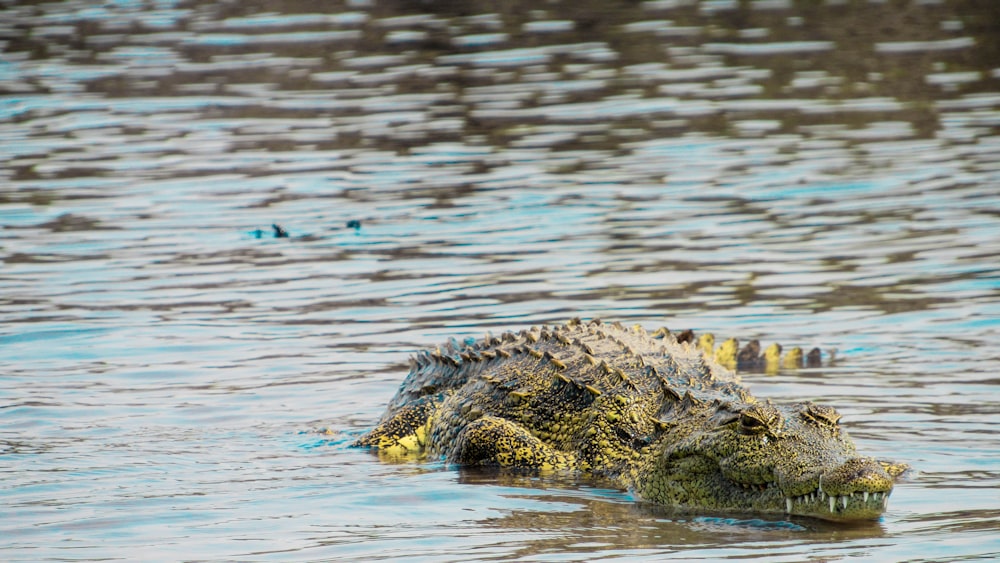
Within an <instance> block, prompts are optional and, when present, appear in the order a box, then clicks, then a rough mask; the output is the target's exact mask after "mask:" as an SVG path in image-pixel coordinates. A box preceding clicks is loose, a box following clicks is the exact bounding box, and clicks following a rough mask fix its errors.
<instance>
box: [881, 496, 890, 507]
mask: <svg viewBox="0 0 1000 563" xmlns="http://www.w3.org/2000/svg"><path fill="white" fill-rule="evenodd" d="M888 506H889V493H886V494H885V495H884V496H883V497H882V508H888Z"/></svg>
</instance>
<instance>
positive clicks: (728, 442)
mask: <svg viewBox="0 0 1000 563" xmlns="http://www.w3.org/2000/svg"><path fill="white" fill-rule="evenodd" d="M692 340H693V337H692V336H691V335H690V334H686V335H683V336H675V335H672V334H670V333H669V331H667V330H666V329H660V330H658V331H656V332H653V333H649V332H646V331H645V330H644V329H642V328H641V327H634V328H625V327H622V326H621V325H620V324H617V323H615V324H610V325H609V324H603V323H601V322H600V321H591V322H589V323H583V322H580V321H578V320H574V321H571V322H570V323H568V324H566V325H564V326H560V327H553V328H551V329H549V328H545V327H543V328H542V329H540V330H539V329H536V328H532V329H530V330H526V331H521V332H520V333H518V334H514V333H506V334H504V335H503V336H501V337H499V338H496V337H492V336H487V337H486V338H484V339H481V340H478V341H470V342H467V343H461V344H460V343H457V342H452V343H450V344H449V345H447V346H446V347H445V349H443V350H442V349H439V350H436V351H434V352H422V353H420V354H418V355H417V357H416V358H415V359H414V363H413V368H412V370H411V372H410V374H409V375H408V376H407V378H406V380H405V381H404V382H403V384H402V386H401V388H400V390H399V392H398V393H397V394H396V396H395V397H394V398H393V400H392V401H391V403H390V405H389V409H388V410H387V412H386V414H385V416H384V417H383V419H382V422H381V423H380V424H379V425H378V426H377V427H376V428H375V429H373V430H372V431H371V432H369V433H368V434H366V435H365V436H363V437H362V438H361V439H359V440H358V442H357V444H356V445H359V446H368V447H373V448H377V449H379V450H380V451H381V452H383V453H384V454H387V455H390V456H419V457H424V456H426V457H431V458H443V459H446V460H448V461H450V462H454V463H459V464H468V465H493V466H507V467H522V468H534V469H542V470H576V471H583V472H588V473H592V474H595V475H599V476H602V477H604V478H607V479H610V480H611V481H613V482H614V483H615V484H617V485H618V486H619V487H621V488H623V489H630V490H633V491H635V492H636V493H637V494H638V495H639V496H640V497H641V498H643V499H645V500H648V501H651V502H656V503H660V504H664V505H670V506H676V507H680V508H685V509H694V510H713V511H719V510H721V511H734V512H735V511H739V512H759V513H782V514H795V515H804V516H813V517H818V518H823V519H827V520H870V519H874V518H877V517H878V516H879V515H881V514H882V512H884V510H885V508H886V503H887V501H888V497H889V493H890V492H891V491H892V487H893V481H894V478H895V477H896V476H897V475H898V474H899V473H901V472H902V471H903V469H905V466H904V465H896V464H891V463H888V462H884V461H877V460H875V459H872V458H866V457H861V456H859V455H858V454H857V452H856V451H855V447H854V443H853V442H852V441H851V439H850V438H849V437H848V436H847V434H846V432H844V431H843V430H841V428H840V427H839V425H838V419H839V418H840V415H839V414H837V412H836V411H835V410H834V409H832V408H830V407H826V406H821V405H815V404H813V403H809V402H803V403H799V404H794V405H785V406H778V405H773V404H771V402H770V401H767V402H761V401H758V400H757V399H756V398H754V397H753V396H752V395H751V394H750V393H749V392H748V391H747V390H746V389H745V388H744V387H742V386H740V385H739V383H738V380H737V379H736V376H735V375H734V374H733V372H732V371H731V370H730V369H728V368H727V367H724V365H727V366H735V365H736V364H737V363H740V364H751V365H761V364H764V365H767V364H768V363H772V364H773V363H775V362H778V361H779V354H778V353H777V352H776V350H775V349H773V348H772V349H770V350H769V351H768V352H765V354H764V355H763V356H759V355H758V354H759V349H758V348H757V347H756V343H752V344H751V345H748V346H747V347H746V348H744V350H743V351H739V350H738V347H737V345H736V343H735V341H732V340H730V341H727V342H726V343H724V344H723V345H721V346H720V347H719V349H718V350H717V351H713V350H712V348H713V343H712V342H711V339H710V338H704V337H703V339H702V340H700V341H699V342H698V343H694V342H692ZM787 358H790V359H791V360H790V361H791V362H792V363H799V362H801V361H802V356H801V352H793V353H790V354H788V355H787ZM810 358H811V360H813V361H814V360H815V354H810Z"/></svg>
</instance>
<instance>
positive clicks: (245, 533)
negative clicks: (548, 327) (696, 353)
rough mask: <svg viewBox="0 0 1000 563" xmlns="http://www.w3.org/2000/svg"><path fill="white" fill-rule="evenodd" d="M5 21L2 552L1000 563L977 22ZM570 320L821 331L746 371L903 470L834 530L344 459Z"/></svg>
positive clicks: (6, 17)
mask: <svg viewBox="0 0 1000 563" xmlns="http://www.w3.org/2000/svg"><path fill="white" fill-rule="evenodd" d="M539 6H542V7H541V8H539ZM0 11H2V13H0V22H2V23H0V48H2V50H3V55H2V58H0V92H2V95H0V160H2V162H3V163H4V164H3V166H2V167H0V225H2V227H3V229H2V231H0V260H2V266H0V378H2V382H3V385H2V386H0V407H2V410H0V472H2V474H3V478H2V480H0V491H2V492H0V498H2V503H3V510H2V511H0V538H2V539H0V558H2V559H4V560H7V561H65V560H72V561H86V560H98V559H104V560H106V559H123V560H140V559H141V560H191V559H197V560H235V559H238V560H247V561H263V560H297V561H314V560H330V559H337V560H366V561H367V560H373V559H383V560H391V559H405V560H435V561H437V560H461V561H469V560H514V559H516V560H560V561H566V560H600V559H616V558H617V559H621V558H633V559H646V560H664V559H681V560H698V559H707V560H718V559H745V558H747V557H760V555H761V554H762V553H765V554H767V556H768V557H769V558H770V559H773V560H776V561H801V560H805V559H822V560H843V559H861V560H878V561H885V560H909V561H943V560H948V561H955V560H964V561H976V560H994V559H997V558H1000V534H998V533H997V530H998V529H1000V495H998V494H997V491H998V490H1000V463H998V461H997V452H998V451H1000V438H998V436H1000V387H998V384H1000V380H998V379H997V376H996V373H997V370H998V367H1000V355H998V353H997V351H996V350H997V348H996V341H997V337H998V334H1000V212H998V210H1000V189H998V185H1000V55H998V48H1000V43H998V37H1000V33H998V31H1000V29H998V24H997V22H1000V14H998V13H997V9H996V7H994V6H993V5H992V4H991V3H969V2H958V1H954V2H952V1H937V2H933V1H932V2H928V1H904V0H901V1H892V2H875V1H872V2H862V1H855V2H835V1H827V2H823V3H819V2H816V3H805V2H803V3H795V2H786V1H773V0H759V1H754V2H735V1H733V2H729V1H703V2H694V1H687V0H659V1H650V2H639V3H618V2H607V1H604V0H602V1H599V2H588V1H582V2H581V1H577V2H572V3H568V2H550V3H546V4H544V5H538V4H530V5H529V4H524V5H519V4H508V5H497V4H494V3H488V2H475V1H473V2H463V3H454V4H453V3H442V4H440V5H438V4H433V5H432V4H426V5H425V4H418V3H409V2H396V3H389V2H380V1H378V0H374V1H371V0H350V1H348V2H346V3H340V2H334V3H323V4H313V3H305V2H295V1H291V0H288V1H278V2H268V3H267V5H266V7H257V5H256V4H255V3H247V2H179V1H155V0H154V1H146V2H133V1H116V2H107V3H103V4H98V3H92V2H84V1H66V2H58V3H22V2H11V1H6V2H0ZM272 224H277V225H279V226H280V227H281V228H282V230H284V231H285V232H287V234H288V235H289V236H287V237H280V238H277V237H275V236H274V233H275V230H274V229H273V228H272V226H271V225H272ZM573 316H582V317H585V318H590V317H601V318H604V319H617V320H621V321H623V322H625V323H628V324H632V323H641V324H644V325H646V326H648V327H656V326H660V325H662V324H667V325H668V326H672V327H678V328H684V327H693V328H695V329H698V330H711V331H715V332H717V333H720V334H721V335H737V336H740V337H741V338H743V339H744V340H746V339H749V338H762V339H764V340H766V341H768V342H770V341H775V340H776V341H780V342H783V343H786V344H797V345H802V346H804V347H805V346H813V345H821V346H823V347H824V348H828V349H829V348H836V349H837V350H838V354H837V358H838V359H837V362H836V364H835V365H834V366H831V367H826V368H822V369H818V370H803V371H800V372H788V373H780V374H777V375H773V376H768V375H752V376H748V377H747V380H746V381H747V383H748V385H749V386H750V388H751V389H752V390H753V391H754V393H755V394H756V395H757V396H760V397H769V398H772V399H775V400H789V401H792V400H794V401H798V400H801V399H804V398H805V399H813V400H822V401H823V402H826V403H830V404H833V405H836V407H837V408H838V409H839V410H840V411H841V412H842V413H844V415H845V417H844V424H845V425H846V426H847V427H848V428H849V429H850V431H851V433H852V434H853V436H854V437H855V439H856V440H857V441H858V442H859V446H860V447H861V449H862V450H864V451H865V452H868V453H871V454H879V455H884V456H888V457H895V458H897V459H900V460H905V461H907V462H909V463H911V464H912V465H913V466H914V468H915V471H914V472H913V474H912V475H911V476H910V478H909V479H908V480H907V481H906V482H904V483H902V484H900V485H899V486H898V487H897V489H896V492H895V493H894V495H893V497H892V501H891V502H890V504H889V511H888V512H887V513H886V515H885V516H884V517H883V518H882V519H881V520H880V521H879V522H876V523H871V524H868V525H863V526H859V527H846V528H845V527H843V526H833V525H829V524H823V523H818V522H812V521H807V520H794V521H788V522H785V521H781V520H780V519H757V518H754V517H752V516H740V515H699V514H672V513H670V512H668V511H664V510H662V509H659V508H657V507H653V506H648V505H646V504H642V503H637V502H635V500H634V499H632V498H631V497H630V496H629V494H628V493H626V492H622V491H613V490H606V489H602V488H601V487H600V485H599V484H597V483H590V482H587V481H586V480H579V479H570V478H565V477H559V476H554V477H544V478H541V477H530V476H510V475H497V474H491V473H489V472H485V473H484V472H474V471H469V470H463V469H458V468H454V467H448V466H444V465H442V464H428V465H405V464H404V465H392V464H384V463H381V462H379V461H378V460H377V458H376V457H375V456H373V455H372V454H370V453H369V452H365V451H359V450H355V449H352V448H349V447H347V444H349V443H350V442H351V440H353V439H354V438H355V437H357V436H358V435H360V433H362V432H363V431H364V430H366V429H367V428H370V427H371V426H372V425H373V424H374V423H375V421H376V420H377V419H378V417H379V416H380V415H381V412H382V409H383V408H384V405H385V404H386V402H387V401H388V399H389V398H390V397H391V395H392V394H393V392H394V391H395V388H396V387H397V386H398V384H399V382H400V381H401V379H402V377H403V376H404V374H405V371H406V361H407V357H408V356H409V354H411V353H413V352H414V351H416V350H418V349H420V348H422V347H429V346H430V347H432V346H435V345H437V344H438V343H440V342H442V341H443V340H444V339H446V338H447V337H449V336H458V337H464V336H479V335H481V334H483V333H484V332H485V331H487V330H490V331H493V332H494V333H497V332H500V331H503V330H506V329H517V328H521V327H525V326H529V325H532V324H542V323H553V322H561V321H564V320H566V319H568V318H570V317H573ZM323 429H329V433H323V432H322V430H323Z"/></svg>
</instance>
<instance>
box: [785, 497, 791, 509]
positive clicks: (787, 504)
mask: <svg viewBox="0 0 1000 563" xmlns="http://www.w3.org/2000/svg"><path fill="white" fill-rule="evenodd" d="M791 511H792V499H791V497H785V512H791Z"/></svg>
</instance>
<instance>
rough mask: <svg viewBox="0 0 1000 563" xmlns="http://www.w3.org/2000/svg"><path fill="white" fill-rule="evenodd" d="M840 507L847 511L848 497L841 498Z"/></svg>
mask: <svg viewBox="0 0 1000 563" xmlns="http://www.w3.org/2000/svg"><path fill="white" fill-rule="evenodd" d="M840 505H841V506H843V507H844V509H845V510H846V509H847V495H844V496H842V497H840Z"/></svg>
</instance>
